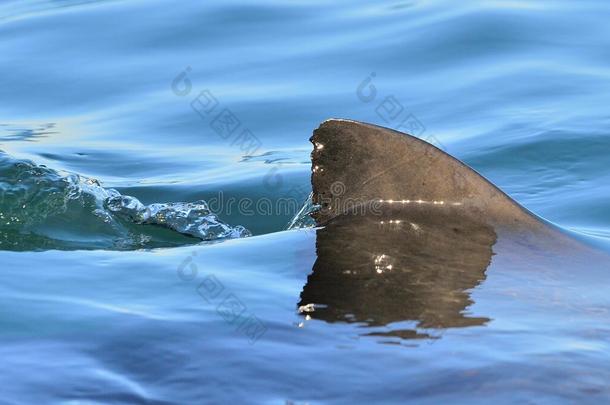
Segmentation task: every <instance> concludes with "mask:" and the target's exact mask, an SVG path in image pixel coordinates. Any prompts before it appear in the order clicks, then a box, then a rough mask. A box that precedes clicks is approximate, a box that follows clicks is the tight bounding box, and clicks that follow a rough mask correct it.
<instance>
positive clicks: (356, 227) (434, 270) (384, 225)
mask: <svg viewBox="0 0 610 405" xmlns="http://www.w3.org/2000/svg"><path fill="white" fill-rule="evenodd" d="M459 210H460V209H459V208H458V207H452V206H447V205H445V206H440V205H438V206H423V205H422V206H416V207H413V206H411V207H409V208H408V209H406V208H405V207H391V208H388V209H386V210H384V213H383V215H381V216H377V215H370V216H361V215H345V216H341V217H338V218H335V219H334V220H333V221H331V222H330V223H329V224H328V225H327V226H326V227H324V228H323V229H319V230H318V231H317V240H316V250H317V260H316V262H315V264H314V266H313V272H312V274H310V275H309V277H308V279H307V283H306V285H305V286H304V288H303V291H302V293H301V301H300V303H299V307H300V312H301V313H302V314H303V315H304V316H306V320H307V319H310V318H313V319H320V320H324V321H327V322H348V323H362V324H364V325H366V326H368V327H371V328H373V329H371V328H366V332H365V334H367V335H383V336H395V337H400V338H404V339H411V338H422V337H428V336H431V335H432V336H434V333H429V332H430V330H431V329H436V330H439V329H440V330H442V329H445V328H453V327H465V326H474V325H483V324H485V323H486V322H487V321H489V319H488V318H484V317H474V316H469V315H468V314H467V311H466V309H467V307H468V306H469V305H471V304H472V303H473V301H472V299H471V298H470V294H469V290H470V289H472V288H474V287H476V286H477V285H478V284H479V283H481V281H483V280H484V279H485V270H486V269H487V267H488V265H489V263H490V261H491V256H492V245H493V244H494V243H495V241H496V234H495V232H494V230H493V229H492V228H491V227H489V226H487V225H485V224H483V223H481V222H479V221H478V220H476V219H472V218H466V217H464V216H463V215H460V211H459ZM399 322H400V323H401V324H400V325H399V324H397V323H399ZM405 325H406V326H405Z"/></svg>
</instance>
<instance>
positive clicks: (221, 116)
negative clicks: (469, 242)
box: [0, 0, 610, 404]
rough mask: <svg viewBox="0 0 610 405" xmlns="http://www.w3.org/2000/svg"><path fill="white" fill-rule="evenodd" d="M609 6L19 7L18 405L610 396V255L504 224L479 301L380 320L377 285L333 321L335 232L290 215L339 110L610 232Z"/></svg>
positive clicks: (2, 156)
mask: <svg viewBox="0 0 610 405" xmlns="http://www.w3.org/2000/svg"><path fill="white" fill-rule="evenodd" d="M609 16H610V4H609V3H607V2H604V1H600V0H596V1H580V2H568V1H544V0H540V1H525V0H522V1H520V0H514V1H509V0H506V1H502V0H498V1H491V0H490V1H474V0H473V1H463V2H451V1H442V0H433V1H417V0H413V1H382V2H365V1H349V2H348V1H335V2H322V1H309V2H304V1H293V2H278V1H271V0H265V1H260V2H257V3H256V4H254V3H252V2H246V1H243V0H230V1H223V2H205V3H204V2H202V3H201V4H199V3H197V2H169V1H135V0H133V1H69V0H61V1H60V0H56V1H50V0H47V1H43V0H32V1H28V2H22V1H5V2H2V3H1V4H0V54H1V55H2V58H1V62H0V89H1V90H0V268H1V272H0V303H1V305H0V351H1V352H2V353H1V355H0V403H6V404H22V403H23V404H30V403H66V404H68V403H70V404H71V403H100V404H101V403H104V404H106V403H117V404H118V403H121V404H122V403H159V404H169V403H180V404H182V403H266V404H274V403H277V404H317V403H354V402H373V403H404V402H406V401H413V402H417V403H438V402H439V401H451V402H458V403H459V402H470V403H477V402H481V403H486V402H488V401H490V400H495V401H498V402H500V403H507V402H513V401H530V402H533V403H551V402H556V401H565V402H569V401H580V402H600V401H604V400H606V401H607V400H608V399H610V389H609V388H608V386H607V381H608V380H609V379H610V370H609V369H608V367H607V364H608V363H609V361H610V327H609V326H608V325H610V323H609V321H610V312H609V311H610V299H609V298H608V297H607V293H606V291H605V287H604V286H605V285H607V284H608V282H610V273H609V272H608V271H606V266H605V265H604V263H601V262H600V261H597V262H596V263H595V264H591V265H590V266H589V265H588V263H586V261H582V262H579V263H576V262H575V264H574V266H573V268H574V269H575V270H577V271H566V268H565V267H561V266H559V265H558V266H557V269H558V270H557V271H555V272H554V271H552V269H551V270H549V269H545V271H536V269H535V268H532V269H530V268H528V266H527V263H526V264H525V265H521V266H520V265H518V264H516V263H512V262H508V261H507V260H505V259H503V256H502V255H501V254H498V253H499V252H501V249H502V246H499V247H497V249H499V250H496V251H494V253H495V254H496V255H495V256H494V258H493V259H492V260H491V264H490V266H489V267H488V268H487V269H486V270H485V273H484V274H483V275H481V276H480V278H479V279H477V280H476V282H474V281H473V283H472V285H468V286H467V288H466V287H465V289H464V291H465V292H466V297H467V298H464V299H466V301H467V302H466V301H465V304H464V308H462V309H461V310H460V314H461V315H460V316H464V317H466V318H468V319H470V321H469V322H464V323H463V324H460V325H453V324H451V325H449V324H447V323H443V322H440V323H436V324H435V323H429V324H426V322H423V321H422V319H424V318H425V317H424V315H422V314H423V313H424V312H426V308H424V309H423V310H422V312H421V313H417V314H415V315H413V314H410V315H405V316H403V317H394V318H391V319H385V320H382V319H375V314H376V312H375V308H374V307H375V305H377V304H376V302H375V297H372V299H371V301H370V305H371V306H372V307H370V308H368V309H367V310H363V311H364V312H363V313H364V315H366V316H364V317H360V318H358V317H357V316H356V318H357V319H353V318H354V314H347V315H351V318H350V317H349V316H346V317H344V318H342V319H335V318H332V317H325V316H316V315H315V313H316V312H315V311H316V308H315V307H314V306H308V305H302V304H304V303H303V302H301V297H302V296H306V295H307V294H306V292H307V291H308V290H307V286H308V285H311V284H309V283H311V282H312V280H311V279H308V276H309V275H310V273H311V272H312V267H313V266H314V262H315V261H316V237H319V235H317V233H316V231H315V230H312V229H297V230H295V229H293V230H287V228H288V224H289V223H290V222H291V219H292V218H293V217H294V216H295V215H296V214H297V212H298V211H299V209H300V208H301V206H302V205H303V203H305V201H306V200H307V197H308V195H309V193H310V191H311V185H310V174H311V164H310V157H309V155H310V152H311V148H312V146H311V144H310V143H309V137H310V136H311V133H312V131H313V130H314V129H315V128H316V127H317V126H318V125H319V123H320V122H322V121H324V120H326V119H328V118H331V117H341V118H350V119H355V120H359V121H365V122H371V123H374V124H378V125H382V126H386V127H390V128H394V129H398V130H402V131H406V132H410V133H412V134H413V135H416V136H418V137H420V138H422V139H425V140H427V141H429V142H431V143H433V144H435V145H436V146H438V147H439V148H441V149H444V150H445V151H447V152H448V153H450V154H452V155H454V156H456V157H457V158H459V159H461V160H463V161H465V162H466V163H467V164H469V165H470V166H472V167H473V168H474V169H476V170H477V171H478V172H479V173H481V174H483V175H484V176H485V177H487V178H488V179H490V180H491V181H492V182H494V183H495V184H496V185H498V186H499V187H501V188H502V189H503V190H505V191H506V192H507V193H508V194H509V195H510V196H512V197H513V198H514V199H516V200H517V201H518V202H519V203H521V204H522V205H524V206H525V207H527V208H528V209H530V210H531V211H533V212H535V213H536V214H538V215H540V216H542V217H544V218H545V219H547V220H549V221H551V222H553V223H555V224H556V225H558V226H560V227H562V228H564V229H565V230H566V231H569V232H572V233H573V234H575V235H578V236H582V237H583V238H593V239H594V240H595V241H597V242H598V243H599V244H601V245H606V246H607V240H608V239H609V238H610V210H608V208H607V207H608V203H609V202H610V186H609V184H610V171H609V169H608V167H610V165H609V163H610V157H609V155H608V152H609V151H610V133H609V129H608V128H609V127H610V114H609V113H608V111H607V106H608V105H609V104H610V80H609V79H610V69H609V68H608V66H610V51H609V49H610V27H609V25H608V24H607V22H608V18H609ZM308 280H309V281H308ZM432 282H434V281H432ZM411 288H415V289H416V288H417V287H413V286H412V287H411ZM424 293H425V294H428V295H430V294H432V293H431V292H430V291H428V290H426V291H424V292H422V294H424ZM386 299H387V298H386ZM430 299H431V300H434V299H435V297H434V296H433V295H432V296H430ZM367 303H368V301H367ZM331 309H332V308H331ZM432 309H433V308H432ZM407 312H409V311H407ZM318 313H319V312H318ZM322 313H323V312H322ZM356 315H358V314H356ZM369 318H371V319H369Z"/></svg>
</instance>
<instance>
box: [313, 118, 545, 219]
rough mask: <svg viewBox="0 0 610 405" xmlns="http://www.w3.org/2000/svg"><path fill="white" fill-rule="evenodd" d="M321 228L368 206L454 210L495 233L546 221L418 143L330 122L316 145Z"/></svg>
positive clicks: (468, 170) (463, 167) (383, 131)
mask: <svg viewBox="0 0 610 405" xmlns="http://www.w3.org/2000/svg"><path fill="white" fill-rule="evenodd" d="M310 140H311V142H312V143H313V144H314V149H313V152H312V186H313V202H314V203H315V204H318V205H320V206H321V207H322V209H321V210H320V211H319V212H318V213H317V214H316V216H315V219H316V221H317V222H318V224H324V223H326V222H327V221H329V220H331V219H332V218H334V217H336V216H338V215H342V214H344V213H345V211H346V209H347V208H346V207H353V206H355V205H359V206H362V205H370V204H377V205H379V204H382V205H387V204H394V205H395V206H396V205H401V204H402V205H408V204H412V205H415V204H423V205H437V206H439V207H447V206H452V207H454V209H459V210H460V211H461V213H462V214H463V215H468V216H474V217H477V218H486V222H488V223H489V224H492V225H499V224H502V225H509V226H517V227H532V226H539V224H540V219H539V218H538V217H536V216H535V215H533V214H532V213H530V212H529V211H528V210H526V209H525V208H523V207H522V206H520V205H519V204H518V203H516V202H515V201H514V200H512V199H511V198H510V197H508V196H507V195H506V194H505V193H504V192H502V191H501V190H500V189H498V188H497V187H496V186H494V185H493V184H492V183H491V182H489V181H488V180H487V179H485V178H484V177H483V176H481V175H480V174H479V173H477V172H476V171H474V170H473V169H471V168H470V167H468V166H467V165H465V164H464V163H462V162H460V161H459V160H457V159H455V158H453V157H452V156H450V155H448V154H447V153H445V152H443V151H442V150H440V149H438V148H436V147H435V146H433V145H431V144H429V143H427V142H425V141H423V140H421V139H419V138H416V137H414V136H411V135H408V134H405V133H402V132H398V131H394V130H391V129H388V128H383V127H379V126H376V125H371V124H366V123H362V122H357V121H351V120H343V119H331V120H327V121H325V122H323V123H322V124H321V125H320V127H319V128H318V129H316V130H315V131H314V134H313V136H312V137H311V139H310Z"/></svg>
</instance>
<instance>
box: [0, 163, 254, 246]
mask: <svg viewBox="0 0 610 405" xmlns="http://www.w3.org/2000/svg"><path fill="white" fill-rule="evenodd" d="M246 236H250V232H249V231H248V230H247V229H245V228H244V227H242V226H230V225H228V224H226V223H224V222H222V221H221V220H220V219H219V218H218V217H217V216H216V215H215V214H214V213H213V212H211V210H210V208H209V207H208V204H207V203H206V202H205V201H195V202H172V203H156V204H150V205H145V204H143V203H141V202H140V201H139V200H138V199H137V198H136V197H132V196H127V195H122V194H121V193H119V192H118V191H117V190H115V189H106V188H104V187H102V186H101V184H100V183H99V181H97V180H95V179H91V178H88V177H84V176H80V175H78V174H75V173H68V172H61V171H56V170H53V169H51V168H48V167H46V166H44V165H37V164H35V163H33V162H31V161H28V160H19V159H14V158H12V157H11V156H9V155H7V154H5V153H3V152H0V249H2V250H46V249H118V250H131V249H139V248H154V247H168V246H180V245H186V244H193V243H198V242H200V241H202V240H203V241H215V240H220V239H229V238H241V237H246Z"/></svg>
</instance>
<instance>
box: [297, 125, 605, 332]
mask: <svg viewBox="0 0 610 405" xmlns="http://www.w3.org/2000/svg"><path fill="white" fill-rule="evenodd" d="M310 141H311V142H312V144H313V151H312V153H311V162H312V169H311V173H312V174H311V183H312V189H313V194H312V202H313V204H314V205H315V206H316V207H317V209H316V210H314V211H313V212H312V213H311V214H310V215H311V217H312V218H313V220H314V221H315V226H316V254H317V258H316V261H315V263H314V265H313V270H312V273H311V274H310V275H309V276H308V278H307V283H306V284H305V286H304V288H303V291H302V293H301V296H300V301H299V303H298V305H299V308H305V309H309V311H305V312H307V314H306V315H307V316H309V317H313V318H315V319H321V320H325V321H327V322H348V323H360V324H364V325H366V326H371V327H379V326H384V325H389V324H393V323H396V322H404V321H410V322H411V325H412V326H411V327H410V328H406V329H400V328H393V329H392V330H391V331H388V332H371V333H370V334H373V335H376V334H380V335H390V336H396V337H400V338H426V337H431V336H430V334H429V333H426V332H422V331H427V330H428V331H429V330H442V329H447V328H457V327H468V326H480V325H485V324H487V323H488V322H489V321H490V319H489V318H486V317H484V316H474V315H472V314H469V312H468V311H467V308H468V307H469V306H470V305H471V304H472V303H473V301H472V299H471V298H470V293H471V291H472V290H473V289H475V288H476V287H477V286H479V285H480V284H481V283H482V282H484V280H485V278H486V273H487V271H488V269H489V268H490V266H491V265H492V263H493V264H494V265H495V266H496V267H498V266H499V267H502V268H503V270H504V271H505V272H510V270H508V269H510V268H514V269H515V270H514V272H515V273H518V272H519V271H523V269H526V270H527V271H535V272H538V273H542V274H549V276H550V277H553V274H558V273H561V272H568V273H569V272H574V273H582V272H583V269H588V271H589V274H591V271H592V270H591V269H592V268H594V269H596V271H598V272H604V271H605V270H607V269H610V266H608V263H610V262H609V261H608V258H609V256H608V252H607V247H606V246H605V245H602V244H600V243H597V242H596V241H594V240H588V239H586V238H584V237H583V236H581V235H579V234H576V233H574V232H571V231H569V230H567V229H564V228H561V227H559V226H557V225H555V224H553V223H551V222H549V221H546V220H545V219H543V218H541V217H539V216H537V215H536V214H534V213H532V212H530V211H529V210H527V209H526V208H524V207H523V206H522V205H520V204H519V203H518V202H516V201H515V200H513V199H512V198H511V197H509V196H508V195H507V194H506V193H504V192H503V191H502V190H500V189H499V188H498V187H496V186H495V185H494V184H492V183H491V182H490V181H488V180H487V179H486V178H484V177H483V176H482V175H481V174H479V173H477V172H476V171H475V170H474V169H472V168H470V167H468V166H467V165H466V164H464V163H463V162H461V161H460V160H458V159H456V158H454V157H452V156H451V155H449V154H447V153H445V152H444V151H443V150H441V149H439V148H437V147H436V146H434V145H432V144H430V143H428V142H426V141H424V140H421V139H419V138H417V137H415V136H411V135H409V134H406V133H402V132H398V131H395V130H392V129H389V128H384V127H380V126H376V125H372V124H367V123H363V122H358V121H353V120H346V119H330V120H327V121H325V122H323V123H322V124H321V125H320V126H319V128H317V129H316V130H315V131H314V133H313V136H312V137H311V139H310Z"/></svg>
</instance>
